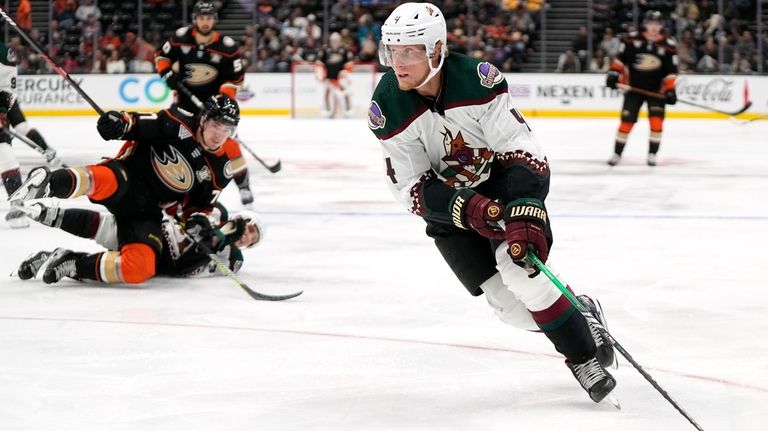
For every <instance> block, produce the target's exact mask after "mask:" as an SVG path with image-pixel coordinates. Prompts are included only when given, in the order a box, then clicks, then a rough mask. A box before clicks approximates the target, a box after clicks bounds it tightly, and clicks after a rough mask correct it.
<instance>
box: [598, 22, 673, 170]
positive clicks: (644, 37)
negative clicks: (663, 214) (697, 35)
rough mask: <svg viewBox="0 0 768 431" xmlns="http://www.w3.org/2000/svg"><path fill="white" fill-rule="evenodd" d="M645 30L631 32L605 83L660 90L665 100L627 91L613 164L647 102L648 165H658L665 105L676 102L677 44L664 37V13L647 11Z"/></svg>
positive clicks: (619, 156) (611, 162)
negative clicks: (657, 154)
mask: <svg viewBox="0 0 768 431" xmlns="http://www.w3.org/2000/svg"><path fill="white" fill-rule="evenodd" d="M643 27H644V30H643V32H642V33H640V34H638V33H631V34H630V35H629V36H628V37H627V38H626V39H624V41H623V42H622V44H621V47H620V49H619V54H618V56H617V57H616V58H615V59H614V60H613V64H612V65H611V70H610V71H609V72H608V76H607V77H606V82H605V85H606V86H608V87H609V88H617V87H618V84H619V83H621V84H629V85H630V86H632V87H637V88H642V89H644V90H650V91H654V92H661V93H663V94H664V95H665V97H666V99H665V100H660V99H656V98H653V97H647V96H644V95H642V94H638V93H633V92H627V93H625V94H624V105H623V106H622V108H621V125H619V130H618V132H617V133H616V142H615V144H614V148H613V155H612V156H611V158H610V159H608V164H609V165H610V166H616V165H617V164H618V163H619V161H620V160H621V154H622V152H623V151H624V146H625V145H626V143H627V137H628V136H629V132H630V131H631V130H632V127H633V126H634V125H635V123H636V122H637V114H638V112H639V111H640V108H641V107H642V105H643V102H646V103H647V104H648V120H649V122H650V125H651V136H650V139H649V145H648V159H647V162H648V165H649V166H656V153H658V151H659V146H660V145H661V131H662V126H663V124H664V108H665V104H669V105H674V104H675V103H676V102H677V93H676V92H675V79H676V78H677V51H676V47H675V43H674V42H673V41H672V40H670V39H667V38H666V37H665V36H664V18H663V17H662V15H661V12H658V11H648V12H646V13H645V17H644V19H643Z"/></svg>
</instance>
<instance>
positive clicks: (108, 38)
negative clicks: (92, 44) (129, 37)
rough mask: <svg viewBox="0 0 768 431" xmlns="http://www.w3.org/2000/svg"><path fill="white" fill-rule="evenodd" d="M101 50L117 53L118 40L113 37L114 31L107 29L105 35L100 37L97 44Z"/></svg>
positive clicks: (110, 28)
mask: <svg viewBox="0 0 768 431" xmlns="http://www.w3.org/2000/svg"><path fill="white" fill-rule="evenodd" d="M99 46H100V47H101V49H108V50H114V51H117V50H119V49H120V38H119V37H117V36H116V35H115V30H114V29H112V27H107V31H106V33H104V36H102V37H101V41H100V42H99Z"/></svg>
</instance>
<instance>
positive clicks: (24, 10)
mask: <svg viewBox="0 0 768 431" xmlns="http://www.w3.org/2000/svg"><path fill="white" fill-rule="evenodd" d="M16 24H18V26H19V27H20V28H21V29H23V30H26V31H30V30H32V5H31V4H29V0H20V1H19V7H18V8H17V9H16Z"/></svg>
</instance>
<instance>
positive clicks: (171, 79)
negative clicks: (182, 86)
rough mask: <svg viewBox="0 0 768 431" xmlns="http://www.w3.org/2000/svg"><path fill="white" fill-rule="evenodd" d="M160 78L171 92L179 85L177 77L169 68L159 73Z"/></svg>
mask: <svg viewBox="0 0 768 431" xmlns="http://www.w3.org/2000/svg"><path fill="white" fill-rule="evenodd" d="M160 77H161V78H163V80H164V81H165V85H167V86H168V88H170V89H171V90H175V89H176V86H178V85H179V80H180V77H179V75H178V74H177V73H175V72H174V71H173V70H172V69H170V68H169V69H168V70H166V71H165V72H161V73H160Z"/></svg>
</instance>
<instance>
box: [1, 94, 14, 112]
mask: <svg viewBox="0 0 768 431" xmlns="http://www.w3.org/2000/svg"><path fill="white" fill-rule="evenodd" d="M14 103H16V95H15V94H13V93H11V92H8V91H0V113H4V114H5V113H8V111H10V110H11V107H12V106H13V104H14Z"/></svg>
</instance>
